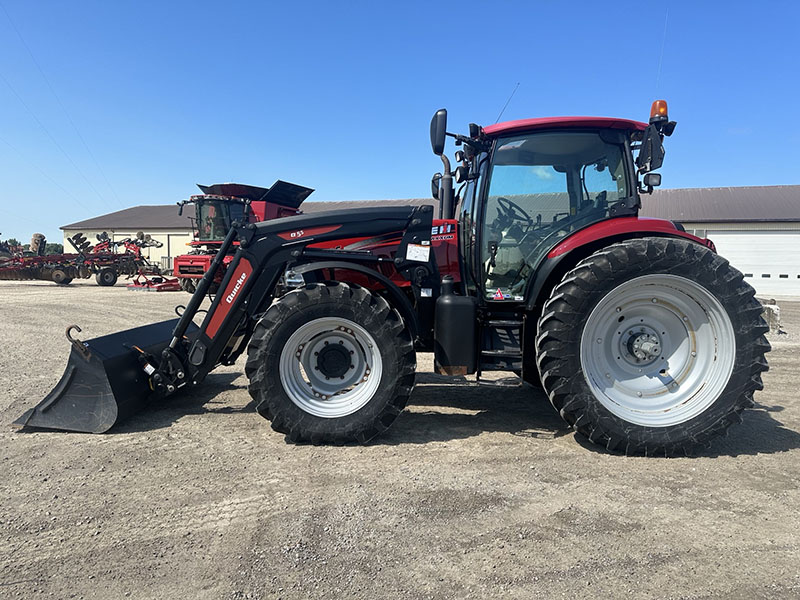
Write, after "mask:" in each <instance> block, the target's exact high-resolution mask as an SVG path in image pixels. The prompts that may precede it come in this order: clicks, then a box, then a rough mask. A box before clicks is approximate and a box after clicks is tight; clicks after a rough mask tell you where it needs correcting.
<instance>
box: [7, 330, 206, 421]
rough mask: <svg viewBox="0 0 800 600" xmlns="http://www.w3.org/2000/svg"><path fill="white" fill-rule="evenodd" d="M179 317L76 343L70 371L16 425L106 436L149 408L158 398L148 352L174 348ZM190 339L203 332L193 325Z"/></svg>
mask: <svg viewBox="0 0 800 600" xmlns="http://www.w3.org/2000/svg"><path fill="white" fill-rule="evenodd" d="M178 321H179V319H170V320H168V321H162V322H161V323H153V324H151V325H145V326H143V327H136V328H134V329H128V330H127V331H120V332H118V333H112V334H111V335H105V336H102V337H98V338H95V339H92V340H89V341H86V342H82V341H80V340H77V339H74V338H73V337H72V330H73V329H77V331H80V328H78V327H76V326H75V325H73V326H70V327H69V328H67V339H68V340H69V341H70V343H71V344H72V350H71V351H70V355H69V360H68V362H67V368H66V370H65V371H64V375H62V377H61V380H60V381H59V382H58V384H57V385H56V386H55V387H54V388H53V390H52V391H51V392H50V393H49V394H48V395H47V396H46V397H45V399H44V400H42V401H41V402H40V403H39V404H38V405H36V406H35V407H34V408H32V409H30V410H28V411H27V412H25V414H23V415H22V416H21V417H20V418H19V419H17V420H16V421H14V423H13V424H14V425H15V426H17V427H19V428H24V427H36V428H43V429H58V430H64V431H82V432H87V433H103V432H105V431H108V430H109V429H111V427H113V426H114V425H116V424H117V423H120V422H121V421H123V420H125V419H127V418H128V417H129V416H131V415H132V414H134V413H136V412H138V411H139V410H140V409H141V408H142V407H144V406H145V405H146V404H147V403H148V402H149V401H150V400H151V399H152V397H153V396H155V394H154V392H153V390H152V389H151V387H150V378H149V375H148V373H147V372H145V368H144V367H143V365H142V363H141V362H140V360H139V359H140V357H141V356H142V352H141V351H144V352H145V353H147V354H150V355H153V356H160V355H161V352H162V350H164V348H166V347H167V346H169V343H170V341H171V340H172V332H173V330H174V329H175V327H176V325H177V324H178ZM187 329H188V332H187V336H188V337H189V338H190V339H191V338H192V337H193V336H192V334H194V333H196V332H197V331H198V328H197V326H196V325H194V323H192V324H191V325H190V326H189V327H188V328H187Z"/></svg>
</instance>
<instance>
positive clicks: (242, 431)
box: [0, 281, 800, 599]
mask: <svg viewBox="0 0 800 600" xmlns="http://www.w3.org/2000/svg"><path fill="white" fill-rule="evenodd" d="M187 298H188V296H187V295H185V294H182V293H171V294H169V293H163V294H156V293H131V292H129V291H127V290H126V289H124V287H123V284H119V285H117V286H115V287H113V288H100V287H98V286H96V285H95V284H94V282H93V281H76V282H73V283H72V284H71V285H70V286H68V287H63V288H61V287H56V286H55V285H54V284H52V283H48V282H6V281H3V282H0V327H1V328H2V329H1V330H2V332H3V341H4V346H5V351H4V352H3V353H1V354H0V389H3V390H4V392H5V393H3V394H2V397H0V423H2V424H3V428H2V429H0V457H1V460H0V502H2V511H0V597H4V598H28V597H40V596H44V597H56V598H103V599H106V598H125V597H131V598H193V599H194V598H199V599H203V598H214V599H216V598H369V599H372V598H406V597H407V598H481V597H503V598H526V599H527V598H560V597H564V598H574V597H588V596H591V597H604V596H608V597H631V598H709V597H712V598H726V599H728V598H748V599H749V598H800V574H799V572H800V569H799V568H798V565H800V516H799V515H798V508H797V507H798V504H800V492H799V491H798V489H799V486H798V483H799V482H800V460H798V459H800V434H799V433H798V431H800V400H798V396H797V395H796V394H797V387H796V386H797V382H796V380H795V373H796V372H797V369H798V366H799V365H800V303H793V302H786V301H784V302H782V303H781V308H782V318H783V324H784V329H786V330H787V331H788V335H786V336H777V337H776V338H774V339H773V340H772V341H773V345H774V350H773V352H772V353H771V354H770V355H769V360H770V364H771V366H772V370H771V371H770V372H769V373H767V374H766V375H765V384H766V390H765V391H764V392H761V393H759V394H757V395H756V400H757V401H758V406H757V407H756V408H755V409H753V410H750V411H748V412H747V413H746V415H745V420H744V423H743V424H741V425H738V426H736V427H734V428H733V429H732V431H731V435H730V436H729V437H728V438H725V439H722V440H719V441H718V442H717V443H716V444H714V446H713V447H712V448H711V449H710V450H709V451H707V452H706V453H704V454H703V455H701V456H698V457H695V458H680V459H658V458H655V459H654V458H624V457H620V456H614V455H610V454H607V453H605V452H602V451H600V450H598V449H596V448H594V447H591V446H588V445H586V444H585V443H584V442H582V441H581V440H580V439H578V438H576V437H575V436H574V435H573V434H571V433H570V432H569V431H568V430H566V429H565V428H564V426H563V425H562V423H561V420H560V419H559V418H558V416H557V415H556V414H555V413H554V411H553V410H552V409H551V407H550V405H549V404H548V403H547V400H546V398H545V397H544V395H543V394H542V393H541V392H539V391H536V390H534V389H531V388H524V389H513V390H493V389H487V388H476V387H473V386H471V385H469V382H467V381H461V382H453V381H452V380H448V379H445V378H440V377H438V376H435V375H433V374H432V373H431V370H432V369H431V357H430V355H420V356H419V375H418V385H417V387H416V389H415V391H414V394H413V396H412V399H411V405H410V406H409V408H408V410H407V411H406V412H405V413H404V414H403V415H402V416H401V417H400V418H399V420H398V421H397V422H396V423H395V425H394V426H393V428H392V429H391V430H390V432H389V433H388V435H385V436H384V437H382V438H380V439H378V440H377V441H375V442H373V443H372V444H370V445H368V446H364V447H360V446H359V447H313V446H292V445H288V444H286V443H285V442H284V440H283V436H281V435H279V434H277V433H275V432H273V431H272V430H271V429H270V428H269V426H268V423H267V422H266V421H264V420H263V419H262V418H261V417H259V416H258V415H257V414H256V413H255V412H254V410H253V405H252V404H251V403H250V397H249V395H248V394H247V390H246V384H247V381H246V379H245V377H244V375H243V374H242V369H243V362H244V361H243V359H241V360H240V361H239V364H237V365H236V366H235V367H229V368H220V369H218V370H217V371H215V372H214V373H213V374H211V375H210V376H209V378H208V379H207V385H205V386H204V387H203V388H202V389H200V390H197V391H195V392H194V393H193V394H187V395H184V396H182V397H176V398H174V399H171V400H170V401H168V402H165V403H164V404H163V405H162V406H158V407H152V408H150V409H149V410H147V411H146V412H144V413H141V414H140V415H137V416H136V417H134V418H132V419H130V420H129V421H128V422H126V423H125V424H123V425H122V426H119V427H117V428H116V429H114V430H113V432H112V433H109V434H105V435H87V434H68V433H58V432H33V433H31V432H15V431H13V430H12V429H11V428H10V427H8V426H7V425H8V424H9V423H11V421H13V420H14V419H15V418H16V417H18V416H19V415H20V414H21V413H22V412H23V410H25V409H27V408H29V407H31V406H33V405H34V404H36V403H37V402H38V401H39V400H40V399H41V398H42V397H43V396H44V395H45V394H46V393H47V392H48V391H49V390H50V389H51V388H52V387H53V385H55V383H56V382H57V381H58V379H59V378H60V376H61V374H62V372H63V370H64V366H65V365H66V359H67V355H68V352H69V346H68V343H67V342H66V340H65V339H64V328H65V327H66V325H68V324H71V323H78V324H80V325H81V327H83V330H84V332H83V334H82V336H83V337H84V338H91V337H95V336H99V335H103V334H106V333H111V332H114V331H117V330H120V329H126V328H129V327H134V326H138V325H143V324H146V323H149V322H153V321H157V320H164V319H168V318H171V317H172V316H173V312H172V307H173V306H174V305H175V304H177V303H180V302H184V303H185V302H186V300H187Z"/></svg>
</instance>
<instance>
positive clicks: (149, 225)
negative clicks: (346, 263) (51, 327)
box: [61, 198, 437, 231]
mask: <svg viewBox="0 0 800 600" xmlns="http://www.w3.org/2000/svg"><path fill="white" fill-rule="evenodd" d="M409 204H410V205H413V206H424V205H426V204H430V205H436V204H437V202H436V200H433V199H429V200H426V199H422V198H409V199H403V200H352V201H345V202H304V203H303V205H302V206H301V209H302V210H303V212H305V213H315V212H322V211H325V210H339V209H343V208H373V207H376V206H407V205H409ZM193 216H194V209H192V208H191V207H190V208H188V209H186V210H184V212H183V216H178V207H177V206H176V205H175V204H145V205H141V206H134V207H131V208H126V209H124V210H118V211H116V212H112V213H108V214H105V215H100V216H98V217H93V218H91V219H86V220H85V221H78V222H76V223H69V224H68V225H62V226H61V229H78V230H84V231H102V230H128V229H131V230H133V229H137V230H142V231H150V230H155V229H169V230H172V229H178V230H181V229H190V228H191V226H192V224H191V221H190V220H189V217H193Z"/></svg>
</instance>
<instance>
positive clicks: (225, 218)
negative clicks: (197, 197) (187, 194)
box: [197, 200, 244, 242]
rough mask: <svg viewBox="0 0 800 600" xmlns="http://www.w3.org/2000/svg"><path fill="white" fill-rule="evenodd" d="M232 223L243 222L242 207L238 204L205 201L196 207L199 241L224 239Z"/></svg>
mask: <svg viewBox="0 0 800 600" xmlns="http://www.w3.org/2000/svg"><path fill="white" fill-rule="evenodd" d="M233 221H239V222H240V223H241V222H243V221H244V205H242V204H240V203H239V202H224V201H222V200H205V201H202V202H200V203H198V206H197V230H198V237H199V239H200V240H201V241H204V242H207V241H217V240H219V241H221V240H223V239H225V236H226V235H227V234H228V230H229V229H230V228H231V223H233Z"/></svg>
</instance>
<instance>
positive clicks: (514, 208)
mask: <svg viewBox="0 0 800 600" xmlns="http://www.w3.org/2000/svg"><path fill="white" fill-rule="evenodd" d="M497 210H498V213H499V212H501V211H502V213H503V215H502V216H503V217H505V218H507V219H509V220H510V221H525V232H524V233H527V232H528V230H529V229H530V228H531V226H532V225H533V219H531V217H530V215H529V214H528V213H526V212H525V210H524V209H523V208H522V207H521V206H520V205H519V204H517V203H516V202H512V201H511V200H509V199H508V198H503V197H502V196H501V197H499V198H498V199H497Z"/></svg>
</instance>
